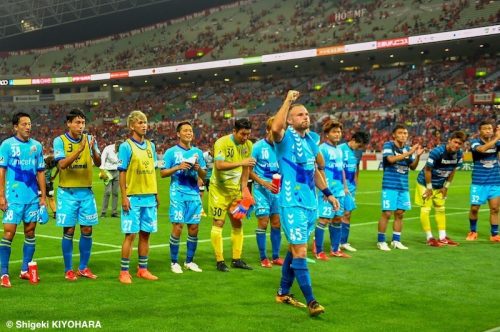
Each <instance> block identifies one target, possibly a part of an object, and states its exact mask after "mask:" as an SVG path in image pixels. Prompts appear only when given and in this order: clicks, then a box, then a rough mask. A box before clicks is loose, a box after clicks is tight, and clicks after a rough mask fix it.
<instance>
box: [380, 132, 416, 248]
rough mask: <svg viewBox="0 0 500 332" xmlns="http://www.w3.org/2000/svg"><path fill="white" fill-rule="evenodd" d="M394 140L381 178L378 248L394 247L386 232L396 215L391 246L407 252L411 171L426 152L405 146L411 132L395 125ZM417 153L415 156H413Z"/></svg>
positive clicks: (387, 147) (385, 151)
mask: <svg viewBox="0 0 500 332" xmlns="http://www.w3.org/2000/svg"><path fill="white" fill-rule="evenodd" d="M392 138H393V140H392V141H388V142H385V143H384V147H383V154H382V157H383V161H382V163H383V167H384V176H383V178H382V215H381V217H380V220H379V221H378V239H377V247H378V248H379V249H380V250H383V251H390V250H391V248H389V246H388V245H387V243H386V242H385V231H386V229H387V224H388V222H389V219H390V218H391V215H392V214H394V225H393V233H392V242H391V246H392V247H393V249H403V250H406V249H408V247H406V246H405V245H403V243H401V231H402V230H403V216H404V213H405V211H408V210H410V209H411V202H410V192H409V189H408V174H409V170H410V169H412V170H415V168H417V166H418V162H419V160H420V156H421V155H422V153H423V152H424V149H423V148H422V147H421V146H420V145H419V144H415V145H413V146H412V147H411V148H410V146H408V145H406V141H407V140H408V130H407V129H406V127H405V126H404V125H401V124H400V125H396V127H394V129H393V130H392ZM414 154H415V157H414V156H413V155H414Z"/></svg>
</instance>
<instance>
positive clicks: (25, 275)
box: [19, 271, 40, 281]
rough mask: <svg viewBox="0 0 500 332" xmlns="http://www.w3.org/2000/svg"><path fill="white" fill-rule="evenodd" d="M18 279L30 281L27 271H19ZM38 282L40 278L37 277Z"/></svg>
mask: <svg viewBox="0 0 500 332" xmlns="http://www.w3.org/2000/svg"><path fill="white" fill-rule="evenodd" d="M19 279H23V280H30V274H29V273H28V271H21V273H19ZM38 281H40V277H38Z"/></svg>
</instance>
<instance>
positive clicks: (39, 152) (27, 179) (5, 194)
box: [0, 113, 45, 288]
mask: <svg viewBox="0 0 500 332" xmlns="http://www.w3.org/2000/svg"><path fill="white" fill-rule="evenodd" d="M12 125H13V126H14V132H15V134H14V136H12V137H10V138H7V139H6V140H5V141H3V142H2V145H1V146H0V210H2V211H3V212H4V214H3V220H2V223H3V237H2V240H1V241H0V263H1V274H2V277H1V282H0V284H1V286H2V287H7V288H9V287H11V284H10V278H9V260H10V253H11V245H12V240H13V239H14V236H15V235H16V230H17V226H18V225H19V224H20V223H21V222H23V226H24V244H23V262H22V265H21V274H20V275H19V278H21V279H28V280H29V278H30V277H29V274H28V263H29V262H31V261H32V259H33V255H34V253H35V228H36V223H37V221H38V211H39V208H40V206H42V205H45V176H44V169H45V162H44V160H43V148H42V145H41V144H40V143H39V142H38V141H36V140H34V139H32V138H30V136H31V118H30V116H29V114H26V113H16V114H14V116H13V117H12ZM39 190H40V197H38V191H39Z"/></svg>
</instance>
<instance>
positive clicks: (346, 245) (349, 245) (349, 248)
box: [340, 243, 358, 252]
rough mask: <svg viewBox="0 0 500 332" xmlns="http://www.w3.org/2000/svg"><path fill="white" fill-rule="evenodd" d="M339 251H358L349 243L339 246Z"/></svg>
mask: <svg viewBox="0 0 500 332" xmlns="http://www.w3.org/2000/svg"><path fill="white" fill-rule="evenodd" d="M340 249H344V250H347V251H350V252H355V251H358V250H357V249H356V248H354V247H353V246H351V244H350V243H344V244H341V245H340Z"/></svg>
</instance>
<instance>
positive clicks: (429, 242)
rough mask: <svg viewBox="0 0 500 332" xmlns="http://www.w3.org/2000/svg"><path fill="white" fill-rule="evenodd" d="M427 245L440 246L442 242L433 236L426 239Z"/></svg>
mask: <svg viewBox="0 0 500 332" xmlns="http://www.w3.org/2000/svg"><path fill="white" fill-rule="evenodd" d="M427 245H428V246H431V247H442V246H443V244H442V243H441V242H439V241H438V240H436V239H435V238H433V237H431V238H430V239H428V240H427Z"/></svg>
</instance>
